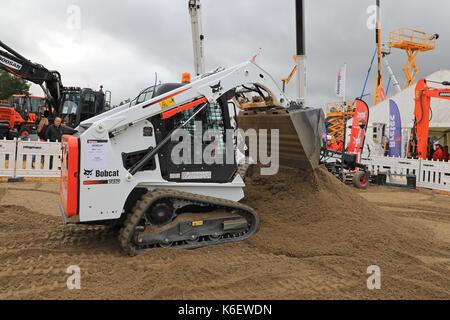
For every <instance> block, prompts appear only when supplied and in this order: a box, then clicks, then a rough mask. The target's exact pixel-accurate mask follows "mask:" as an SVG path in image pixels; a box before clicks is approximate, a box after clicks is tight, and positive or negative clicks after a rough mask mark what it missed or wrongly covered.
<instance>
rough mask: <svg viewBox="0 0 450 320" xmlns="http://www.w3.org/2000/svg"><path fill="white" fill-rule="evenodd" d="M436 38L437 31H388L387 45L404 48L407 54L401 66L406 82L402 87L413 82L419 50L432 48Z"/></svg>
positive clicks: (423, 50) (405, 29) (417, 71)
mask: <svg viewBox="0 0 450 320" xmlns="http://www.w3.org/2000/svg"><path fill="white" fill-rule="evenodd" d="M438 38H439V35H438V34H437V33H436V34H429V33H426V32H422V31H417V30H413V29H409V28H400V29H398V30H395V31H392V32H391V33H390V35H389V46H390V47H391V48H397V49H402V50H405V51H406V54H407V56H408V60H407V61H406V63H405V66H404V67H403V71H404V72H405V76H406V83H405V85H404V87H403V89H405V88H408V87H409V86H411V85H412V84H414V80H415V79H416V76H417V74H418V73H419V68H418V67H417V64H416V57H417V55H418V54H419V52H425V51H431V50H434V49H435V48H436V40H437V39H438Z"/></svg>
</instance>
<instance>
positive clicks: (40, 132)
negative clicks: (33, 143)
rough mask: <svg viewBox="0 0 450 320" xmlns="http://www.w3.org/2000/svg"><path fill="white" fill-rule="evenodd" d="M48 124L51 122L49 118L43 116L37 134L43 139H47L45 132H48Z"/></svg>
mask: <svg viewBox="0 0 450 320" xmlns="http://www.w3.org/2000/svg"><path fill="white" fill-rule="evenodd" d="M48 124H49V122H48V119H47V118H42V119H41V121H40V122H39V125H38V128H37V134H38V136H39V138H40V139H41V141H45V134H46V132H47V128H48Z"/></svg>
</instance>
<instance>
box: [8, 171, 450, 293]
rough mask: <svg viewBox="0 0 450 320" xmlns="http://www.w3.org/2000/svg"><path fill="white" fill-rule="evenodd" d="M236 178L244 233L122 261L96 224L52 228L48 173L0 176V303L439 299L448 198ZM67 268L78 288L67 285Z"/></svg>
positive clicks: (320, 179) (448, 272)
mask: <svg viewBox="0 0 450 320" xmlns="http://www.w3.org/2000/svg"><path fill="white" fill-rule="evenodd" d="M247 185H248V186H247V187H246V189H245V193H246V198H245V200H243V202H244V203H246V204H248V205H250V206H252V207H253V208H254V209H255V210H256V211H257V212H258V213H259V217H260V229H259V231H258V233H257V234H256V235H254V236H253V237H252V238H251V239H249V240H247V241H245V242H240V243H233V244H226V245H218V246H210V247H206V248H202V249H197V250H191V251H183V250H177V249H153V250H151V251H149V252H146V253H144V254H142V255H139V256H137V257H129V256H126V255H125V254H124V253H123V252H122V251H121V249H120V247H119V243H118V241H117V236H116V235H115V234H114V232H113V231H112V230H111V229H109V228H107V227H97V226H63V225H62V222H61V217H60V213H59V209H58V201H59V185H58V182H57V181H41V180H35V181H25V182H22V183H15V184H12V183H6V182H0V299H449V298H450V195H447V194H441V193H437V192H433V191H431V190H425V189H418V190H408V189H402V188H394V187H380V186H370V187H369V189H368V190H365V191H364V190H362V191H361V190H357V189H355V188H353V187H351V186H345V185H343V184H342V183H341V182H339V181H338V180H337V179H336V178H334V177H333V176H331V175H330V174H329V173H328V172H326V170H325V169H323V168H319V169H318V170H316V171H315V172H314V173H308V172H302V171H300V170H291V169H289V170H282V171H281V172H280V174H279V175H278V176H275V177H272V176H258V175H257V174H255V175H254V176H253V177H252V178H250V179H249V180H248V181H247ZM112 196H113V195H112ZM72 265H77V266H79V267H80V270H81V289H80V290H69V289H68V288H67V285H66V281H67V279H68V277H69V276H70V275H69V274H68V273H67V268H68V267H69V266H72ZM372 265H376V266H378V267H379V268H380V271H381V289H379V290H377V289H374V290H369V289H368V288H367V279H368V278H369V277H370V276H371V274H368V273H367V268H368V267H369V266H372Z"/></svg>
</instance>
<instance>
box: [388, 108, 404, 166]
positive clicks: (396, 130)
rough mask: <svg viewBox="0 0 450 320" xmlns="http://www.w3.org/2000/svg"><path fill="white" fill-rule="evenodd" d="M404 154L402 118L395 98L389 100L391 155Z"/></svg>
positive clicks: (399, 155) (398, 155)
mask: <svg viewBox="0 0 450 320" xmlns="http://www.w3.org/2000/svg"><path fill="white" fill-rule="evenodd" d="M401 155H402V120H401V118H400V111H399V109H398V106H397V104H396V103H395V101H394V100H392V99H390V100H389V157H401Z"/></svg>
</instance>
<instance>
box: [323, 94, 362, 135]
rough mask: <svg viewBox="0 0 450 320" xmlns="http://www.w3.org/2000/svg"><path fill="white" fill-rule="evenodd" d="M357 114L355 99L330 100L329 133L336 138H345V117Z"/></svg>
mask: <svg viewBox="0 0 450 320" xmlns="http://www.w3.org/2000/svg"><path fill="white" fill-rule="evenodd" d="M354 114H355V101H352V102H330V103H328V104H327V117H326V120H325V121H326V124H327V134H329V135H330V136H332V137H333V139H336V140H341V141H342V140H344V117H345V116H346V117H347V119H350V118H352V117H353V115H354Z"/></svg>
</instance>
